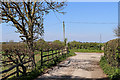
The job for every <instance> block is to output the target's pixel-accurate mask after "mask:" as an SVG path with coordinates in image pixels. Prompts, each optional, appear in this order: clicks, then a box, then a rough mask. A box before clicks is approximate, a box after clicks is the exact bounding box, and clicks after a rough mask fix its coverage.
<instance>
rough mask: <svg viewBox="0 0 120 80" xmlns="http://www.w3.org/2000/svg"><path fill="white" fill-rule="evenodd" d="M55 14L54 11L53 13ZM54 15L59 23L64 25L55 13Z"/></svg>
mask: <svg viewBox="0 0 120 80" xmlns="http://www.w3.org/2000/svg"><path fill="white" fill-rule="evenodd" d="M53 12H54V11H53ZM54 14H55V17H56V18H57V19H58V21H59V22H60V23H62V21H61V20H60V18H59V17H58V16H57V15H56V13H55V12H54Z"/></svg>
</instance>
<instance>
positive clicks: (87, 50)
mask: <svg viewBox="0 0 120 80" xmlns="http://www.w3.org/2000/svg"><path fill="white" fill-rule="evenodd" d="M71 51H72V52H89V53H93V52H95V53H103V52H104V50H89V49H71Z"/></svg>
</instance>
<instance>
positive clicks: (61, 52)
mask: <svg viewBox="0 0 120 80" xmlns="http://www.w3.org/2000/svg"><path fill="white" fill-rule="evenodd" d="M50 51H52V52H51V54H50ZM50 51H49V50H47V51H43V50H41V67H42V66H44V63H45V62H47V63H49V62H50V61H51V60H56V61H57V60H58V58H59V57H60V56H62V55H65V56H66V54H68V53H69V51H68V48H65V49H57V50H50ZM43 52H47V54H46V55H44V54H43ZM45 57H47V60H44V58H45ZM56 61H55V63H56Z"/></svg>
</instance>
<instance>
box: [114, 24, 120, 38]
mask: <svg viewBox="0 0 120 80" xmlns="http://www.w3.org/2000/svg"><path fill="white" fill-rule="evenodd" d="M114 33H115V36H117V37H118V38H120V26H118V27H117V28H115V29H114Z"/></svg>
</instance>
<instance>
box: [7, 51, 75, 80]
mask: <svg viewBox="0 0 120 80" xmlns="http://www.w3.org/2000/svg"><path fill="white" fill-rule="evenodd" d="M74 55H75V53H74V51H73V50H70V52H69V54H67V55H62V56H60V57H59V58H58V59H54V60H53V61H51V62H50V63H49V64H48V63H47V66H42V68H41V66H40V63H37V67H36V69H34V70H33V71H31V72H29V73H27V74H26V75H23V76H21V77H19V78H16V77H13V78H10V79H7V80H33V79H35V78H36V77H37V76H39V75H41V74H42V73H43V72H44V71H45V70H46V69H48V68H51V67H53V66H56V65H57V64H58V63H60V62H61V61H63V60H65V59H66V58H68V57H70V56H74ZM56 61H57V62H56Z"/></svg>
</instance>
